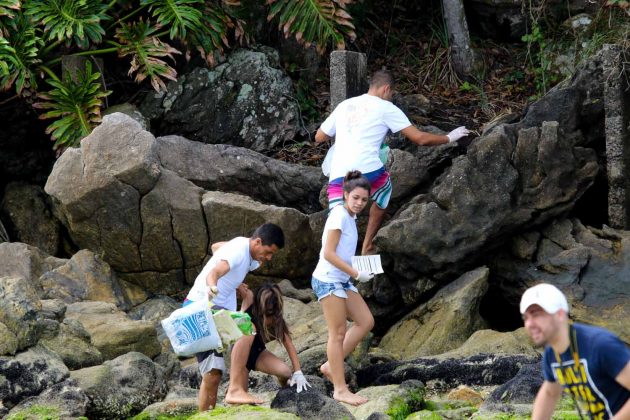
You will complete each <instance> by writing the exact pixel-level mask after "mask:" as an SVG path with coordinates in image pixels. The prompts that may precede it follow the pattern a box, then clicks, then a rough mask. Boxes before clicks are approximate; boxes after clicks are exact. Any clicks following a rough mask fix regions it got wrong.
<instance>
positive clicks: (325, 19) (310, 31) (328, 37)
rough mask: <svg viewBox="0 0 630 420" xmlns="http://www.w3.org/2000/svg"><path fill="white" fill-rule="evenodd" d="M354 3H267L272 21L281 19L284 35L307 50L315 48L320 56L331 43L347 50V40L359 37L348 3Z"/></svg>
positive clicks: (322, 0) (334, 0) (344, 0)
mask: <svg viewBox="0 0 630 420" xmlns="http://www.w3.org/2000/svg"><path fill="white" fill-rule="evenodd" d="M351 1H352V0H268V3H269V4H271V10H270V11H269V19H272V18H274V17H275V16H278V19H279V28H280V29H281V30H282V31H283V32H284V34H285V36H289V34H291V33H293V34H295V38H296V39H297V40H298V41H299V42H301V43H303V44H305V45H306V46H307V47H308V46H310V45H315V46H316V47H317V50H318V51H319V52H320V53H321V52H323V51H324V50H325V49H326V46H327V45H328V44H329V43H333V44H334V45H335V46H336V47H337V48H340V49H343V48H345V41H344V37H347V38H350V39H351V40H354V38H355V37H356V34H355V32H354V29H355V28H354V25H353V24H352V17H351V16H350V14H349V13H348V12H347V11H346V4H348V3H351Z"/></svg>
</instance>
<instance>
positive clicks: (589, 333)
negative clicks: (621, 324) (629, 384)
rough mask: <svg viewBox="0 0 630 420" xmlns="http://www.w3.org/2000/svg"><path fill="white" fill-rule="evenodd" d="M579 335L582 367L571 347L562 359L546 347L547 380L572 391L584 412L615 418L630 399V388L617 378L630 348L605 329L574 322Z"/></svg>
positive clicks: (544, 371) (569, 392)
mask: <svg viewBox="0 0 630 420" xmlns="http://www.w3.org/2000/svg"><path fill="white" fill-rule="evenodd" d="M573 327H574V328H575V331H576V337H577V351H578V357H579V361H580V364H579V368H577V369H576V368H575V361H574V359H573V355H572V353H571V349H570V348H569V349H567V351H565V352H564V353H562V355H560V359H561V361H562V365H560V364H559V363H558V361H557V359H556V356H555V354H554V351H553V349H552V348H551V347H549V346H547V347H546V348H545V352H544V354H543V360H542V364H543V365H542V367H543V375H544V377H545V380H546V381H550V382H558V383H559V384H560V385H562V386H563V388H564V391H565V392H566V393H567V394H570V395H571V394H572V395H573V396H574V397H575V399H576V400H577V401H578V402H579V404H580V410H582V412H583V413H589V414H590V416H591V418H592V419H608V418H610V417H612V416H613V415H614V414H615V413H616V412H617V411H619V409H621V407H622V406H623V405H624V404H625V402H626V401H627V400H628V399H630V391H628V390H627V389H625V388H624V387H623V386H621V385H620V384H619V383H618V382H617V381H615V377H616V376H617V375H618V374H619V373H620V372H621V370H622V369H623V368H624V367H625V366H626V364H628V362H630V350H629V349H628V347H627V346H626V345H625V344H624V343H623V342H622V341H621V340H620V339H619V338H617V336H615V335H614V334H612V333H611V332H610V331H607V330H605V329H603V328H598V327H592V326H589V325H584V324H577V323H574V324H573Z"/></svg>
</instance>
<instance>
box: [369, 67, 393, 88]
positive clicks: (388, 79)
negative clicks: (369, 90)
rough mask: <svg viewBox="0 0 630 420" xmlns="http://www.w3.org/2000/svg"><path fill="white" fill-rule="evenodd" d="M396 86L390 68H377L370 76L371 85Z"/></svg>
mask: <svg viewBox="0 0 630 420" xmlns="http://www.w3.org/2000/svg"><path fill="white" fill-rule="evenodd" d="M386 85H389V86H392V87H393V86H394V76H393V75H392V73H391V72H390V71H389V70H377V71H375V72H374V73H373V74H372V77H370V87H375V88H379V87H381V86H386Z"/></svg>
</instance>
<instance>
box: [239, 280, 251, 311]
mask: <svg viewBox="0 0 630 420" xmlns="http://www.w3.org/2000/svg"><path fill="white" fill-rule="evenodd" d="M236 293H238V295H239V297H240V298H241V312H245V311H246V310H247V308H249V307H250V306H252V305H253V304H254V293H253V292H252V291H251V290H249V286H248V285H246V284H245V283H241V284H239V285H238V287H237V288H236Z"/></svg>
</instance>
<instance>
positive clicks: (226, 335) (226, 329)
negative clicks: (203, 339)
mask: <svg viewBox="0 0 630 420" xmlns="http://www.w3.org/2000/svg"><path fill="white" fill-rule="evenodd" d="M213 317H214V323H215V325H216V327H217V331H218V332H219V336H220V337H221V342H222V343H223V345H224V346H229V345H230V344H232V343H235V342H236V340H238V339H239V338H241V337H242V336H243V332H242V331H241V330H240V328H238V325H236V321H234V320H233V319H232V316H231V315H230V311H228V310H225V309H221V310H220V311H218V312H215V313H214V314H213Z"/></svg>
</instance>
